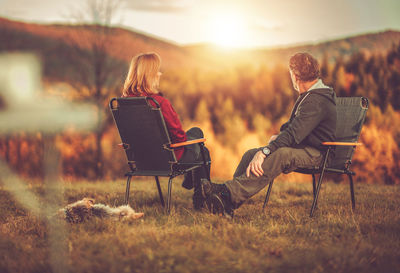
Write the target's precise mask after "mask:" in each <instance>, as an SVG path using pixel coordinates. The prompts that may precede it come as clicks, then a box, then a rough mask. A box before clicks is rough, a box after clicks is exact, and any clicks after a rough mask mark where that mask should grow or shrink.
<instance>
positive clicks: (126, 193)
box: [125, 175, 132, 205]
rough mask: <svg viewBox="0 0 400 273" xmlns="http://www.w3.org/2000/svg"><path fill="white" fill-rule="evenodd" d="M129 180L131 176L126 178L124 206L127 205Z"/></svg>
mask: <svg viewBox="0 0 400 273" xmlns="http://www.w3.org/2000/svg"><path fill="white" fill-rule="evenodd" d="M131 179H132V176H130V175H129V176H128V180H127V181H126V191H125V205H128V203H129V190H130V187H131Z"/></svg>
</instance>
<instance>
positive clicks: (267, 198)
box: [263, 180, 274, 209]
mask: <svg viewBox="0 0 400 273" xmlns="http://www.w3.org/2000/svg"><path fill="white" fill-rule="evenodd" d="M273 183H274V180H272V181H271V182H269V186H268V191H267V195H266V196H265V200H264V205H263V209H265V207H266V206H267V203H268V200H269V195H270V194H271V189H272V184H273Z"/></svg>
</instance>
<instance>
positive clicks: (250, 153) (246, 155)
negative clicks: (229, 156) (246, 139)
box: [242, 148, 258, 162]
mask: <svg viewBox="0 0 400 273" xmlns="http://www.w3.org/2000/svg"><path fill="white" fill-rule="evenodd" d="M257 152H258V149H257V148H254V149H250V150H248V151H247V152H245V153H244V154H243V156H242V161H243V160H245V161H249V162H250V161H251V160H252V159H253V157H254V155H255V154H256V153H257Z"/></svg>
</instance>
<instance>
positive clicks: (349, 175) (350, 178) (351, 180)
mask: <svg viewBox="0 0 400 273" xmlns="http://www.w3.org/2000/svg"><path fill="white" fill-rule="evenodd" d="M347 176H348V177H349V181H350V196H351V208H352V209H353V210H354V209H355V208H356V200H355V198H354V185H353V176H352V175H351V174H349V173H348V174H347Z"/></svg>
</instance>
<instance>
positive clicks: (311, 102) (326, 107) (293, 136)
mask: <svg viewBox="0 0 400 273" xmlns="http://www.w3.org/2000/svg"><path fill="white" fill-rule="evenodd" d="M335 132H336V94H335V92H334V91H333V89H331V88H319V89H312V90H309V91H307V92H304V93H303V94H301V95H300V96H299V97H298V99H297V100H296V103H295V105H294V107H293V110H292V113H291V116H290V119H289V121H288V122H286V123H284V124H283V125H282V126H281V132H280V133H279V135H278V136H277V138H276V139H275V140H274V141H271V142H270V143H269V144H268V146H267V147H268V148H269V149H270V150H271V152H274V151H276V150H277V149H278V148H281V147H293V148H304V147H305V146H311V147H314V148H317V149H319V150H321V151H322V150H323V147H322V146H321V143H322V142H325V141H335V138H336V136H335Z"/></svg>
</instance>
